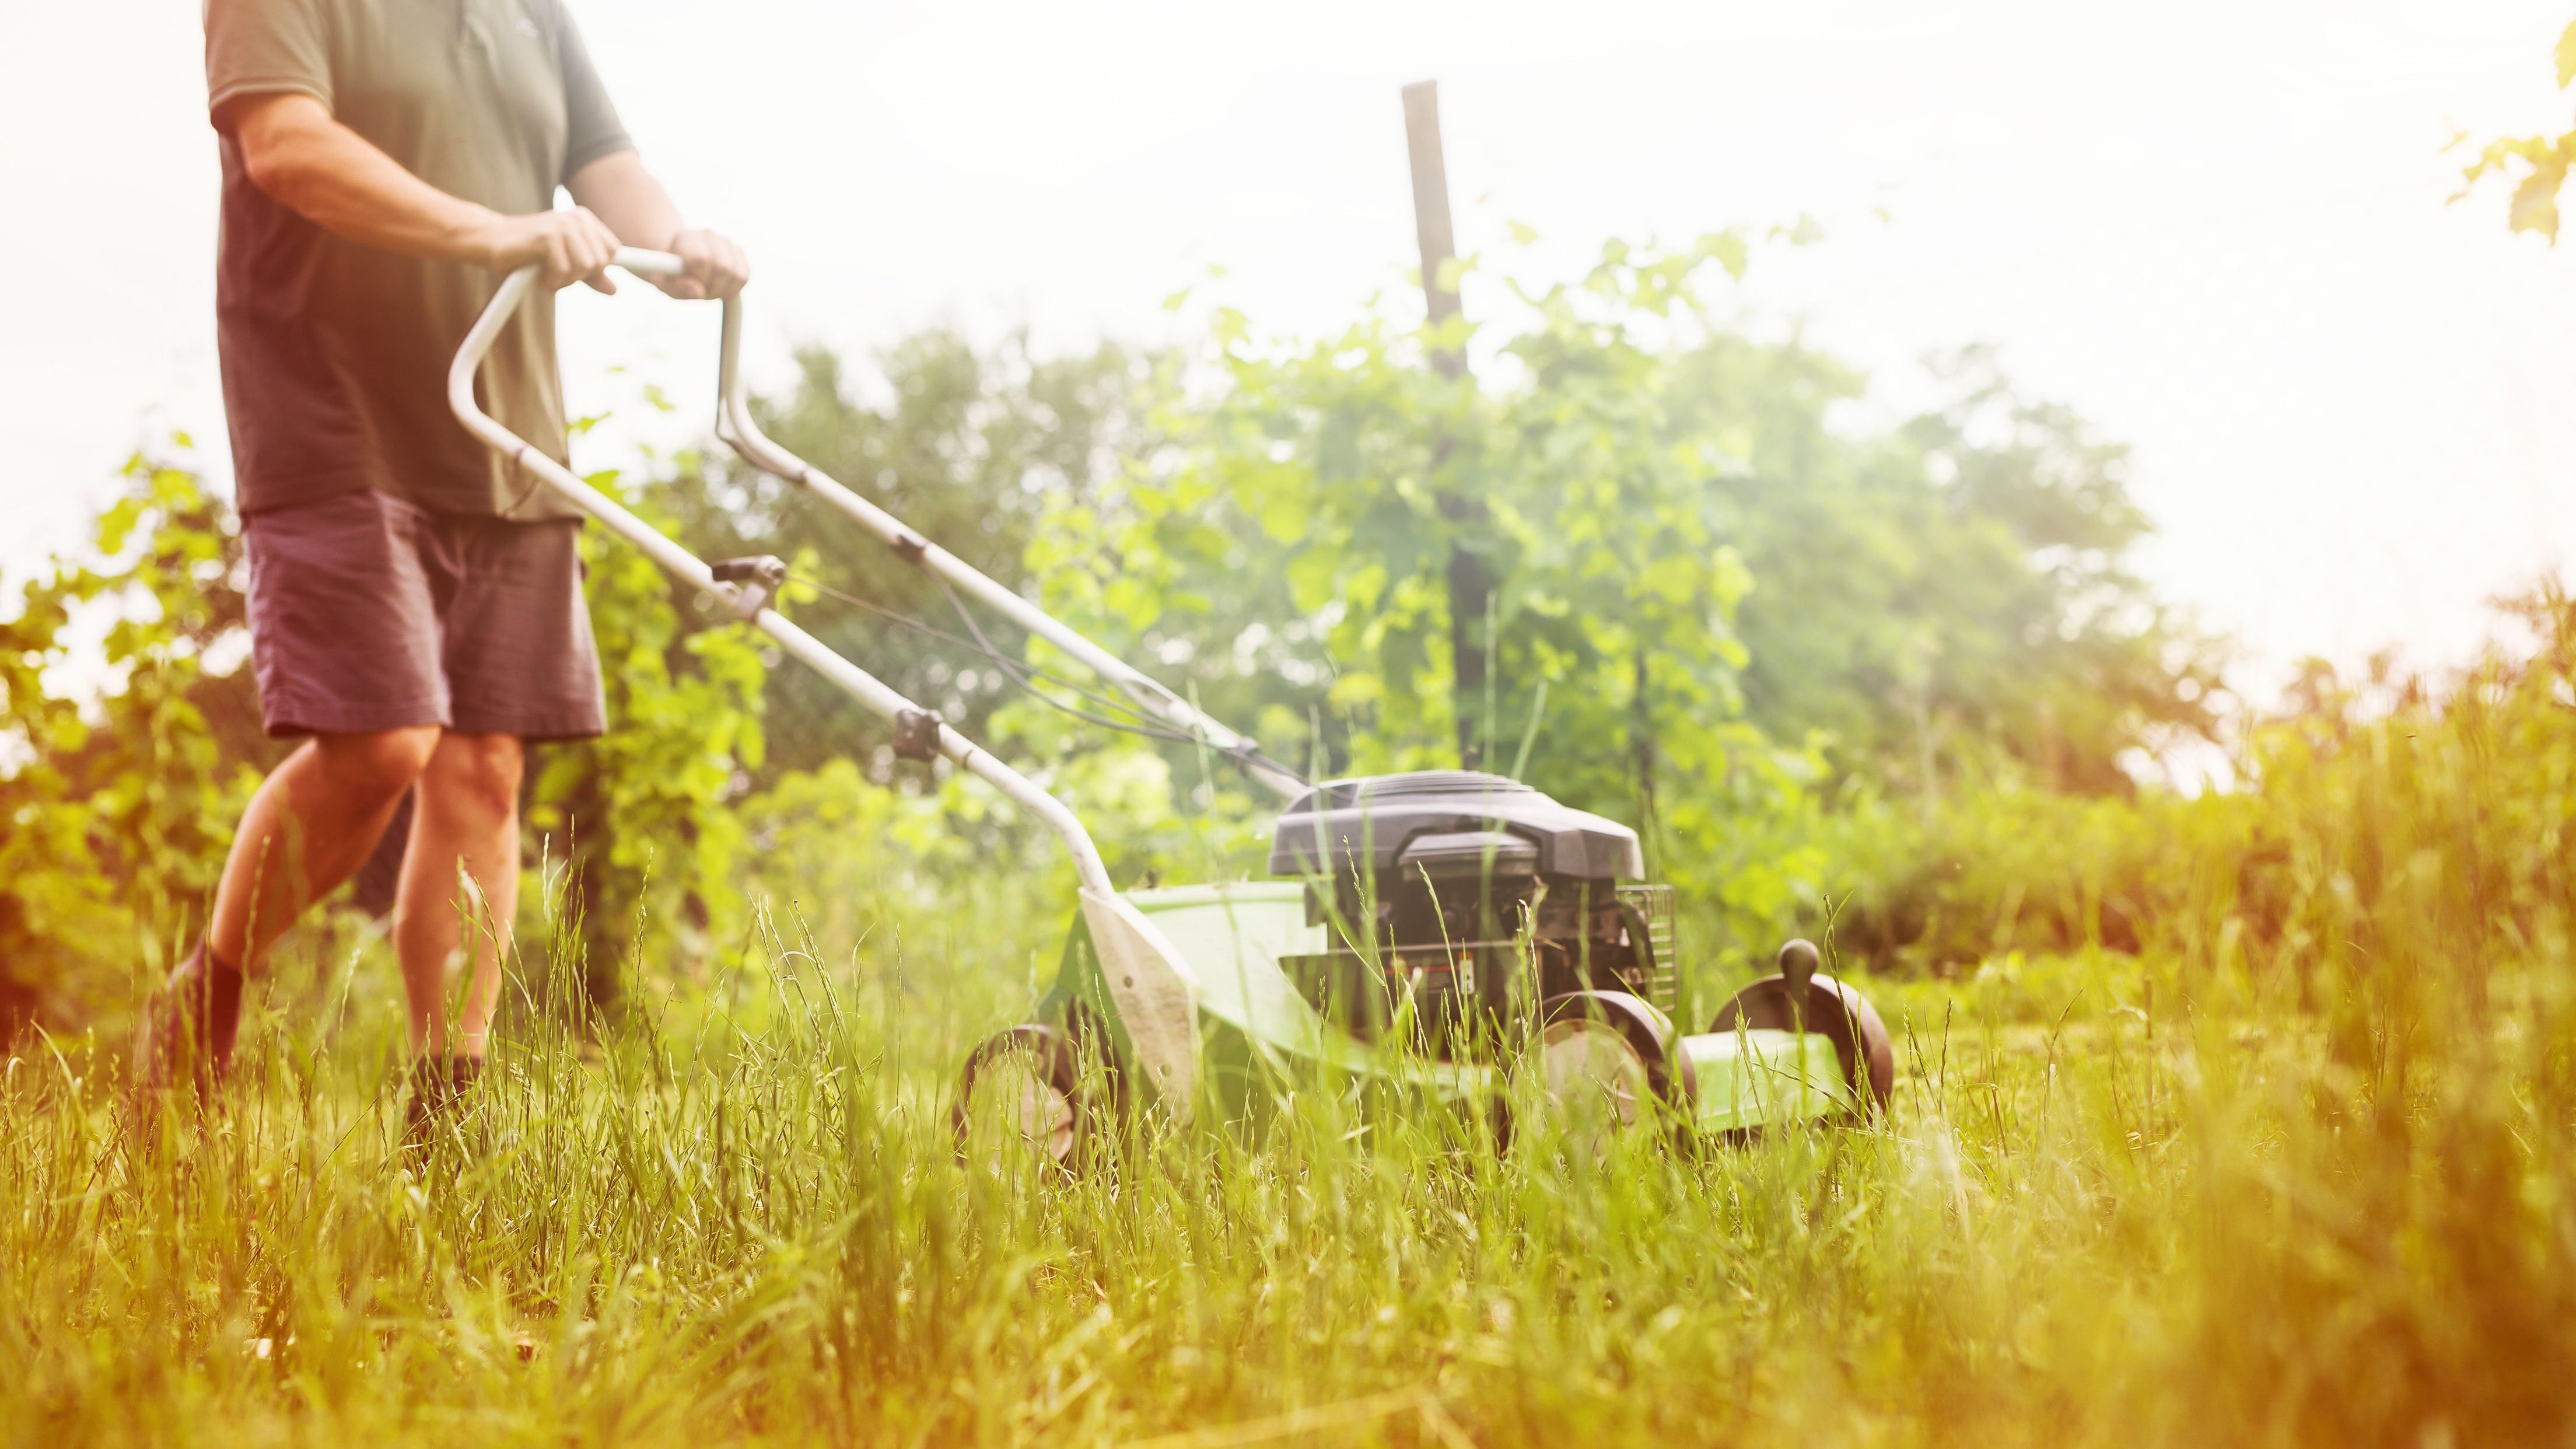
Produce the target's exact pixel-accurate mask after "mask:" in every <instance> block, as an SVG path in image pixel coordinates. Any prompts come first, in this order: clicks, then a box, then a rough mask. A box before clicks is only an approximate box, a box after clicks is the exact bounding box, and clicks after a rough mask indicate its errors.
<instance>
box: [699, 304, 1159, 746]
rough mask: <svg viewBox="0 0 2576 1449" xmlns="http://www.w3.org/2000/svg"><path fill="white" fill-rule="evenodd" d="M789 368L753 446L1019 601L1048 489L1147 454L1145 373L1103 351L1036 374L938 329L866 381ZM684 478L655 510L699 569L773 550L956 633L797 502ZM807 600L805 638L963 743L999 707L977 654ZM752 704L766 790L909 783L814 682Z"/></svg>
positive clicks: (743, 480) (1020, 339)
mask: <svg viewBox="0 0 2576 1449" xmlns="http://www.w3.org/2000/svg"><path fill="white" fill-rule="evenodd" d="M797 362H798V366H799V374H798V377H797V380H796V382H795V384H794V385H793V386H792V387H791V388H789V389H787V390H786V391H785V392H784V393H783V394H781V395H779V396H776V397H772V398H762V399H757V400H755V401H754V404H753V412H754V414H755V416H756V417H757V418H758V420H759V423H760V426H761V429H762V431H764V432H766V433H768V434H769V435H770V436H771V437H773V438H775V439H776V440H777V441H778V442H779V444H780V445H781V446H783V447H785V448H786V449H787V450H788V451H790V452H792V453H795V454H796V455H797V456H799V457H802V458H804V459H805V460H807V461H808V462H810V463H812V464H814V465H815V466H816V467H818V468H820V469H822V470H823V471H824V472H825V473H827V474H829V475H830V476H832V477H834V478H837V479H839V480H841V481H842V482H843V483H846V484H848V485H850V486H851V487H853V488H856V489H858V490H859V491H860V492H862V493H864V494H866V495H868V496H869V497H870V498H872V499H874V500H875V501H876V502H878V503H879V504H880V505H882V506H883V507H885V508H887V509H888V510H890V511H891V512H893V513H894V514H895V516H897V517H899V518H901V519H903V520H904V521H905V522H906V523H908V524H910V525H911V526H912V527H914V528H915V529H917V530H919V531H920V532H921V533H922V534H924V535H925V536H926V537H929V538H932V539H935V540H937V541H938V542H939V544H940V545H941V546H942V547H944V548H946V549H948V550H949V551H951V552H952V553H955V554H957V555H958V556H959V557H961V558H963V559H965V560H966V561H967V562H969V563H971V564H973V565H975V566H976V567H977V568H979V569H981V570H983V571H984V572H985V573H987V574H989V575H991V576H993V577H994V578H997V579H1000V580H1001V581H1003V582H1004V583H1006V584H1010V585H1013V586H1018V585H1019V584H1020V583H1021V582H1022V581H1023V580H1024V579H1025V578H1026V576H1027V571H1026V569H1025V567H1024V566H1023V564H1022V562H1021V558H1022V555H1023V554H1024V553H1026V551H1027V550H1028V548H1029V545H1030V541H1031V539H1032V537H1033V536H1034V535H1035V532H1036V530H1037V528H1038V525H1039V515H1040V506H1041V501H1042V498H1043V497H1044V495H1045V493H1046V491H1047V490H1051V489H1052V490H1063V491H1067V492H1071V493H1073V494H1076V495H1086V494H1088V493H1089V492H1090V491H1092V490H1093V489H1094V488H1095V487H1096V486H1097V484H1098V480H1099V479H1100V478H1101V477H1102V476H1103V475H1105V474H1108V473H1112V472H1114V471H1115V470H1116V469H1117V468H1118V466H1119V462H1120V460H1121V459H1124V458H1128V457H1134V456H1139V455H1141V454H1144V453H1146V452H1148V451H1150V450H1151V448H1152V446H1153V437H1152V430H1151V428H1150V426H1149V424H1148V422H1147V419H1146V417H1145V412H1146V407H1147V399H1148V397H1149V396H1150V395H1151V394H1152V392H1153V390H1154V389H1155V388H1156V386H1157V385H1158V383H1157V378H1158V371H1157V367H1158V364H1157V363H1156V362H1155V361H1154V360H1153V359H1151V358H1146V357H1141V356H1139V355H1137V354H1135V353H1133V352H1131V351H1129V350H1128V349H1125V348H1122V347H1120V346H1118V345H1116V344H1103V345H1102V346H1100V347H1098V348H1096V349H1094V350H1092V351H1091V352H1088V353H1083V354H1079V355H1074V356H1068V357H1061V358H1040V357H1036V356H1034V355H1032V354H1031V353H1030V351H1029V347H1028V342H1027V339H1026V337H1025V336H1020V335H1014V336H1011V337H1008V338H1005V339H1003V340H1002V341H1001V342H999V343H997V344H995V345H993V346H991V347H985V348H978V347H976V346H974V345H973V344H971V343H970V342H968V341H967V340H966V339H965V338H964V337H962V336H960V335H958V334H957V333H955V332H953V331H950V330H946V329H933V330H929V331H925V332H922V333H918V334H916V335H914V336H911V337H908V338H905V339H904V340H902V341H900V342H898V343H896V344H895V345H894V346H892V347H890V348H888V349H886V351H885V352H884V353H882V354H881V355H879V356H877V357H875V358H874V359H872V362H873V366H872V367H871V368H870V369H869V372H868V375H866V376H865V377H859V376H853V373H854V371H855V369H853V368H851V367H850V366H848V365H847V364H845V363H844V362H843V361H842V359H840V358H839V357H837V356H835V355H834V354H832V353H829V352H826V351H823V350H820V349H816V348H808V349H806V350H804V351H803V352H800V353H799V354H798V356H797ZM681 462H682V464H683V466H682V468H681V469H680V471H679V474H678V476H677V477H675V478H674V479H672V480H671V481H670V483H669V486H668V487H667V489H666V490H665V491H664V492H663V493H662V495H661V496H662V500H663V502H664V504H665V506H666V507H667V508H668V509H669V510H670V516H671V518H672V519H673V521H674V524H675V526H676V528H677V531H678V535H679V537H680V538H681V539H683V540H684V541H685V542H687V543H688V544H689V545H690V546H691V547H692V548H694V549H696V550H698V551H699V552H700V553H701V554H703V555H704V556H706V557H709V558H727V557H734V556H738V555H744V554H762V553H768V554H776V555H778V556H779V557H781V558H785V559H788V560H790V561H791V562H792V563H793V564H794V565H795V567H796V570H797V572H798V574H799V575H800V576H802V577H804V578H807V579H810V580H812V581H813V582H814V583H816V584H818V585H820V586H822V587H824V588H828V589H832V590H836V591H838V592H841V593H845V594H851V595H855V596H858V597H861V598H864V599H866V600H867V601H868V602H870V603H871V604H875V605H877V606H879V607H881V608H885V609H891V610H894V611H895V612H898V613H901V614H906V615H909V616H911V617H913V618H917V619H921V620H924V621H926V622H929V623H932V624H934V625H937V626H939V627H941V628H944V629H947V630H949V631H950V632H952V633H955V632H961V631H960V629H959V625H958V623H957V620H956V617H955V615H954V613H953V611H952V610H951V608H950V606H949V604H948V601H947V600H946V599H945V598H944V597H943V596H942V595H941V594H940V593H939V591H938V590H937V589H936V588H935V587H934V586H932V584H931V583H930V582H929V581H928V580H927V579H925V578H924V577H922V576H921V575H920V574H919V573H917V572H916V571H914V570H912V569H910V568H908V567H905V566H904V565H903V564H901V563H900V562H898V561H897V560H896V559H895V558H894V557H893V555H892V554H890V553H889V552H887V550H886V549H885V548H884V546H883V545H881V544H879V543H877V542H876V541H875V540H873V539H871V538H869V537H867V536H866V535H865V534H863V533H861V532H860V531H859V530H858V529H857V528H856V527H855V526H854V525H852V524H851V523H849V522H848V521H847V520H846V519H844V518H842V517H841V516H840V515H839V514H837V513H835V512H833V511H831V510H830V509H829V508H827V507H824V506H822V505H820V504H817V503H816V502H814V501H813V500H812V499H810V498H808V497H807V496H806V495H805V494H804V493H803V492H802V491H800V490H798V489H796V488H793V487H791V486H789V485H787V484H785V483H782V482H780V481H779V480H777V479H775V478H772V477H769V476H768V475H766V474H762V473H759V472H757V471H755V470H753V469H751V468H748V467H745V466H742V465H740V464H738V463H734V462H732V461H731V460H730V459H727V460H725V461H724V462H723V463H722V464H721V465H720V466H716V467H713V468H706V467H702V466H700V465H699V464H698V463H697V461H696V460H694V459H689V458H684V459H682V460H681ZM806 598H807V600H808V602H809V603H812V604H813V607H810V608H807V609H805V610H802V611H800V613H799V615H798V618H799V621H800V622H802V623H803V624H804V625H805V626H806V627H807V628H808V629H810V630H812V631H813V632H814V633H815V635H816V636H817V637H818V638H820V639H822V640H823V641H824V642H825V643H827V644H829V645H831V646H832V647H833V648H835V649H837V650H839V651H841V652H842V653H843V654H846V655H847V656H849V657H850V658H852V659H855V660H859V661H862V662H863V663H864V664H865V665H866V667H867V668H868V670H869V672H871V673H873V674H875V675H876V676H877V677H879V678H881V679H883V680H885V681H886V682H887V683H889V684H891V685H893V686H894V687H895V688H896V689H898V690H899V691H901V692H902V693H903V694H904V695H905V696H906V697H907V698H910V699H914V700H916V701H919V702H920V703H922V704H923V705H924V706H925V707H927V708H932V709H937V710H939V711H940V712H941V713H942V714H943V715H945V716H946V717H947V718H948V720H949V721H950V722H951V723H953V724H955V725H957V726H958V727H959V728H960V729H963V730H965V731H966V732H967V733H969V734H971V735H974V736H976V737H978V738H981V737H983V736H984V734H985V732H986V724H987V721H988V719H989V718H990V715H991V712H992V711H993V710H994V709H995V708H996V707H997V706H999V705H1001V704H1002V703H1004V702H1006V701H1007V700H1008V699H1009V698H1010V689H1009V686H1008V685H1007V684H1006V682H1005V681H1004V680H1003V678H1002V677H1001V675H1000V672H999V671H997V670H995V669H993V668H992V667H991V666H990V665H989V664H986V663H984V662H983V661H981V660H978V659H975V658H974V657H973V656H971V655H962V654H961V651H959V650H958V649H956V648H954V647H952V646H949V645H946V644H940V643H935V642H931V641H929V640H926V639H925V638H924V637H923V636H921V635H919V634H916V633H914V632H912V631H910V630H907V629H904V628H902V627H900V626H897V625H894V624H891V623H889V622H887V621H886V620H885V619H883V618H882V617H881V616H876V615H871V614H869V613H867V612H865V611H864V610H860V609H857V608H855V607H852V606H850V605H847V604H844V603H841V602H839V601H836V600H821V599H820V597H819V596H817V595H812V594H808V595H807V596H806ZM984 627H985V628H986V630H987V631H988V632H989V633H990V634H991V636H992V638H993V640H994V642H995V643H996V644H997V645H999V646H1000V647H1002V648H1004V649H1009V650H1017V649H1018V648H1019V647H1020V639H1019V636H1018V633H1017V631H1016V630H1013V629H1011V628H1009V627H1008V626H1006V625H1003V624H1002V623H1000V621H998V620H986V621H985V624H984ZM766 694H767V698H768V714H769V718H770V722H771V734H772V738H771V741H770V744H771V748H770V751H769V754H768V757H767V765H766V767H765V769H763V770H762V771H761V774H762V778H763V779H764V780H773V779H776V778H778V777H779V776H781V775H783V774H785V773H786V772H789V771H793V770H801V769H813V768H816V767H818V766H821V765H824V764H825V763H827V762H829V761H831V760H833V759H836V758H840V757H844V756H847V757H854V758H858V759H861V760H863V761H865V762H866V763H867V767H868V768H867V773H868V775H869V776H870V778H872V779H875V780H876V781H878V782H879V783H898V784H899V783H901V782H902V781H903V780H904V779H905V778H906V777H904V776H901V775H899V774H898V773H897V772H896V769H895V762H894V760H893V758H892V755H891V754H890V753H889V752H888V751H887V749H886V747H885V731H884V727H883V725H882V724H881V723H880V722H879V721H877V720H876V719H874V718H872V717H869V716H867V715H865V714H864V713H862V712H860V711H858V710H856V709H854V708H852V707H851V706H850V704H849V703H848V701H847V699H846V698H845V697H844V696H842V695H841V694H840V692H839V691H838V690H837V689H835V688H834V687H833V686H831V685H829V684H827V683H825V682H824V681H823V680H822V679H820V678H818V677H817V676H815V675H814V674H813V673H812V672H811V671H807V670H803V669H783V670H777V671H774V672H773V673H772V675H771V677H770V680H769V683H768V685H767V689H766Z"/></svg>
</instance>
